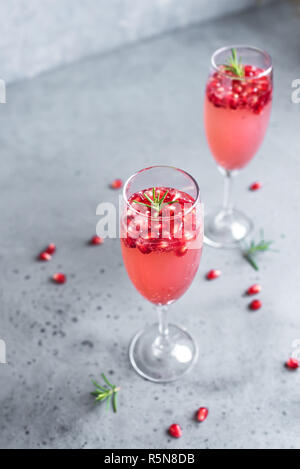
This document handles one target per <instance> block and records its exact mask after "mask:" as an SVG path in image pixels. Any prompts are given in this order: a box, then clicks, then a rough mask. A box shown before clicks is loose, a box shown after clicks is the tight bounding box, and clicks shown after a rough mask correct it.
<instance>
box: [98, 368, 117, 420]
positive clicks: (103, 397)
mask: <svg viewBox="0 0 300 469" xmlns="http://www.w3.org/2000/svg"><path fill="white" fill-rule="evenodd" d="M101 376H102V379H103V381H104V382H105V385H104V386H101V385H100V384H98V383H97V381H92V383H93V385H94V386H95V388H96V389H95V391H94V392H92V393H91V395H92V396H94V397H95V403H98V402H104V401H106V409H107V410H108V409H109V404H110V402H111V401H112V407H113V411H114V412H117V394H118V392H119V391H120V389H121V388H119V387H117V386H114V385H113V384H111V383H110V382H109V381H108V379H107V377H106V376H105V374H104V373H102V375H101Z"/></svg>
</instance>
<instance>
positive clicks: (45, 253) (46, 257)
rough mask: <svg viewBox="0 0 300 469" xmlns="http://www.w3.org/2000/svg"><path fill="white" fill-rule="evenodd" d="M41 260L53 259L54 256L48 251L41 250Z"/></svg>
mask: <svg viewBox="0 0 300 469" xmlns="http://www.w3.org/2000/svg"><path fill="white" fill-rule="evenodd" d="M39 259H40V261H44V262H49V261H51V259H52V256H51V255H50V254H49V253H48V252H41V254H40V255H39Z"/></svg>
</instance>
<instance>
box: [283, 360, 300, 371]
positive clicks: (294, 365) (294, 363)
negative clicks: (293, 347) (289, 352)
mask: <svg viewBox="0 0 300 469" xmlns="http://www.w3.org/2000/svg"><path fill="white" fill-rule="evenodd" d="M285 366H286V367H287V368H288V369H289V370H297V369H298V368H299V366H300V363H299V361H298V360H297V359H296V358H289V359H288V361H287V362H286V364H285Z"/></svg>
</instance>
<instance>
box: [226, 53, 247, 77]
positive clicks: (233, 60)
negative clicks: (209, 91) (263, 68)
mask: <svg viewBox="0 0 300 469" xmlns="http://www.w3.org/2000/svg"><path fill="white" fill-rule="evenodd" d="M225 69H226V70H227V71H229V72H232V73H233V74H234V75H236V76H237V77H240V78H244V76H245V68H244V65H243V63H242V59H241V58H238V55H237V51H236V49H231V57H230V58H229V59H228V64H226V65H225Z"/></svg>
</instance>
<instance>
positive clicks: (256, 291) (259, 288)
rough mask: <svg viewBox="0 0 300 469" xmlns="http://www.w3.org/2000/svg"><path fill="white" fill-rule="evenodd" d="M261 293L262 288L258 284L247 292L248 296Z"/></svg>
mask: <svg viewBox="0 0 300 469" xmlns="http://www.w3.org/2000/svg"><path fill="white" fill-rule="evenodd" d="M260 292H261V286H260V285H258V284H255V285H252V286H251V287H249V288H248V290H247V295H257V294H258V293H260Z"/></svg>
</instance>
